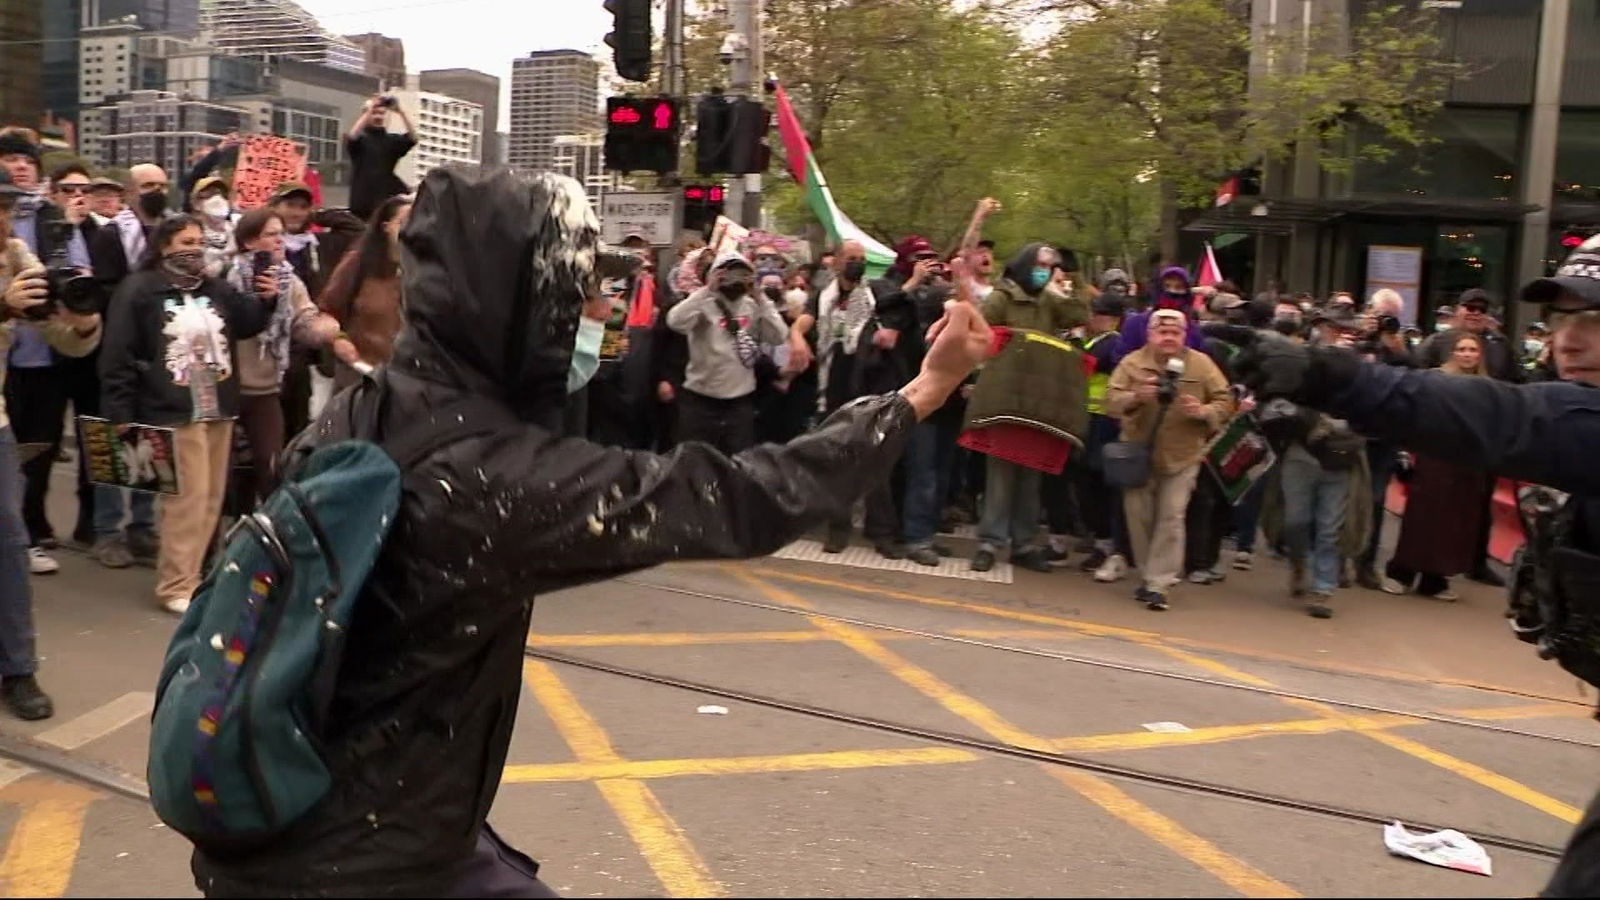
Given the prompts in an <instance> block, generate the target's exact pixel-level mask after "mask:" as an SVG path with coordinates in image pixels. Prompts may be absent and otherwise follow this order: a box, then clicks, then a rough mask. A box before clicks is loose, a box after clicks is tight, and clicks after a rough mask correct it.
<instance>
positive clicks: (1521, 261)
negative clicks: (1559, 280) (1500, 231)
mask: <svg viewBox="0 0 1600 900" xmlns="http://www.w3.org/2000/svg"><path fill="white" fill-rule="evenodd" d="M1571 15H1572V0H1545V4H1544V10H1543V12H1542V13H1541V16H1542V19H1541V22H1540V27H1539V51H1538V56H1537V62H1536V63H1535V69H1534V82H1533V110H1532V114H1531V115H1529V116H1528V140H1527V144H1526V146H1527V149H1526V151H1525V154H1524V156H1523V160H1522V171H1521V172H1520V173H1518V178H1517V180H1518V182H1520V184H1521V191H1520V193H1521V197H1520V198H1519V199H1520V200H1521V201H1522V202H1523V203H1524V204H1525V205H1527V206H1532V207H1534V210H1533V212H1530V213H1527V214H1526V215H1524V216H1523V217H1522V229H1521V231H1522V233H1521V234H1519V235H1518V236H1517V245H1518V251H1519V252H1518V260H1517V284H1516V286H1517V287H1520V286H1521V285H1524V284H1527V283H1528V282H1530V281H1532V280H1534V279H1535V278H1541V277H1543V276H1544V257H1545V253H1546V252H1547V248H1548V247H1549V246H1550V205H1551V203H1552V202H1553V201H1554V199H1555V195H1554V191H1553V190H1552V187H1553V185H1554V183H1555V177H1556V133H1557V131H1558V130H1559V129H1560V127H1561V76H1562V73H1563V72H1564V71H1565V67H1566V58H1567V23H1568V21H1569V20H1570V18H1571ZM1517 312H1518V310H1517V304H1515V303H1507V304H1506V315H1507V322H1506V333H1507V334H1511V333H1513V329H1514V328H1515V327H1516V326H1517V325H1519V324H1521V323H1519V322H1517V321H1516V318H1517Z"/></svg>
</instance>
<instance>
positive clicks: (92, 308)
mask: <svg viewBox="0 0 1600 900" xmlns="http://www.w3.org/2000/svg"><path fill="white" fill-rule="evenodd" d="M75 227H76V226H74V225H73V224H72V223H71V222H65V221H63V222H51V223H50V224H49V226H48V234H49V237H50V246H51V248H52V249H51V251H50V256H49V258H48V259H47V260H46V261H45V283H46V284H47V285H48V286H49V288H48V290H49V294H48V295H47V296H46V298H45V302H43V303H40V304H38V305H36V306H33V307H30V308H29V309H28V311H27V312H26V313H25V315H26V316H27V317H28V318H30V319H48V318H50V317H51V316H53V315H55V313H56V310H58V309H65V310H67V311H68V312H71V313H76V314H78V315H80V316H90V315H94V314H95V313H98V312H100V310H101V309H102V308H103V307H104V305H105V303H104V301H105V289H104V288H103V287H102V286H101V285H100V282H98V281H96V280H95V279H94V276H93V275H89V274H86V273H85V272H84V271H83V270H82V269H80V268H78V267H77V266H75V265H73V264H72V262H71V261H70V260H69V259H68V258H67V244H68V242H70V241H71V240H72V230H73V229H74V228H75Z"/></svg>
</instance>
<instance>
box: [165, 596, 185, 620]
mask: <svg viewBox="0 0 1600 900" xmlns="http://www.w3.org/2000/svg"><path fill="white" fill-rule="evenodd" d="M161 607H162V608H163V609H165V610H166V611H167V612H169V613H172V614H173V615H177V616H181V615H183V614H184V613H186V612H188V611H189V598H188V597H178V598H177V599H175V600H168V601H167V602H165V603H163V604H161Z"/></svg>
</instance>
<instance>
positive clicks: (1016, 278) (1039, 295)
mask: <svg viewBox="0 0 1600 900" xmlns="http://www.w3.org/2000/svg"><path fill="white" fill-rule="evenodd" d="M1060 265H1061V256H1060V254H1059V253H1057V252H1056V251H1055V250H1054V249H1052V248H1051V247H1049V246H1047V245H1045V244H1042V243H1034V244H1029V245H1027V246H1026V247H1023V248H1022V250H1021V251H1020V252H1018V253H1017V255H1016V256H1015V257H1014V258H1013V259H1012V260H1011V263H1010V264H1009V265H1007V266H1006V268H1005V271H1004V273H1003V275H1002V277H1001V278H1000V282H999V283H998V284H996V285H995V287H994V290H993V291H991V292H990V294H989V296H988V298H987V299H985V300H984V301H983V316H984V318H985V319H986V320H988V322H989V324H990V325H992V326H994V327H996V328H1001V327H1004V328H1011V329H1013V330H1023V331H1032V332H1038V333H1039V334H1042V335H1051V336H1054V335H1059V334H1063V333H1065V332H1069V331H1071V330H1073V329H1074V328H1078V327H1079V326H1082V325H1085V324H1087V323H1088V321H1089V307H1088V304H1087V303H1085V302H1084V301H1083V300H1082V299H1080V298H1079V297H1076V296H1068V295H1066V294H1062V293H1059V292H1058V291H1056V290H1055V289H1054V288H1052V287H1051V281H1052V279H1053V278H1054V277H1055V272H1056V270H1057V269H1058V268H1059V267H1060ZM1063 383H1065V380H1064V379H1063ZM996 384H997V382H996V381H995V380H994V372H993V370H990V374H989V382H988V383H987V384H986V383H985V381H984V378H983V377H982V376H980V377H979V379H978V386H977V389H976V391H975V392H974V393H973V397H972V401H971V403H970V405H969V406H968V408H967V418H968V420H969V422H970V421H971V420H972V418H973V416H974V415H975V414H976V411H977V410H979V409H980V408H982V407H984V406H986V405H987V403H988V400H989V398H988V397H987V396H986V395H988V394H989V393H990V392H992V391H993V390H994V389H995V385H996ZM1024 384H1025V383H1023V382H1019V383H1018V384H1017V385H1016V386H1014V387H1010V386H1008V387H1007V388H1005V390H1007V391H1014V390H1025V389H1027V388H1026V387H1024ZM995 399H997V400H998V401H1000V403H1001V405H1004V404H1005V403H1007V402H1009V399H1010V398H1007V397H1004V396H1002V397H999V398H995ZM1079 402H1080V403H1081V402H1082V401H1081V400H1080V401H1079ZM1041 479H1042V473H1041V472H1040V471H1039V470H1038V469H1033V468H1029V467H1027V466H1022V465H1018V464H1016V463H1013V462H1009V461H1007V460H1003V459H1000V458H999V457H996V456H990V457H988V459H987V460H986V461H985V476H984V485H985V488H984V499H983V517H982V520H981V521H980V522H979V523H978V541H979V543H978V550H977V552H976V553H974V554H973V556H972V563H971V567H972V569H973V571H976V572H987V571H989V570H990V569H992V568H993V567H994V564H995V559H996V554H998V553H1000V552H1003V551H1004V550H1005V549H1006V548H1007V547H1008V546H1009V547H1010V548H1011V561H1012V563H1013V564H1015V565H1020V566H1024V567H1026V568H1029V569H1033V570H1034V571H1038V572H1049V571H1051V566H1050V561H1049V559H1048V558H1047V554H1046V552H1045V549H1044V548H1043V547H1040V546H1037V545H1036V544H1035V542H1034V538H1035V536H1036V532H1037V531H1038V525H1039V508H1040V503H1041V494H1040V486H1041V483H1042V481H1041Z"/></svg>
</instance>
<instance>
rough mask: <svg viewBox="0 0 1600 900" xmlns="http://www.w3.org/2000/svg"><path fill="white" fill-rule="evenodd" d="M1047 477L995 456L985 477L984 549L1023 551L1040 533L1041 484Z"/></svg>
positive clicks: (980, 531) (980, 536)
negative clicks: (1042, 478) (1043, 477)
mask: <svg viewBox="0 0 1600 900" xmlns="http://www.w3.org/2000/svg"><path fill="white" fill-rule="evenodd" d="M1042 476H1043V473H1042V472H1040V471H1039V470H1038V469H1030V468H1028V467H1027V466H1019V465H1017V464H1016V463H1009V462H1006V461H1005V460H1003V459H996V458H995V457H993V456H991V457H989V460H988V469H987V471H986V472H985V473H984V481H985V486H984V490H983V521H981V522H979V523H978V541H979V543H980V544H982V547H983V549H985V550H989V551H991V552H999V551H1001V550H1004V549H1006V547H1008V546H1009V547H1012V548H1013V551H1016V550H1022V549H1024V548H1026V547H1028V546H1030V545H1032V544H1033V538H1034V535H1036V534H1037V533H1038V531H1039V483H1040V480H1041V477H1042Z"/></svg>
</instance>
